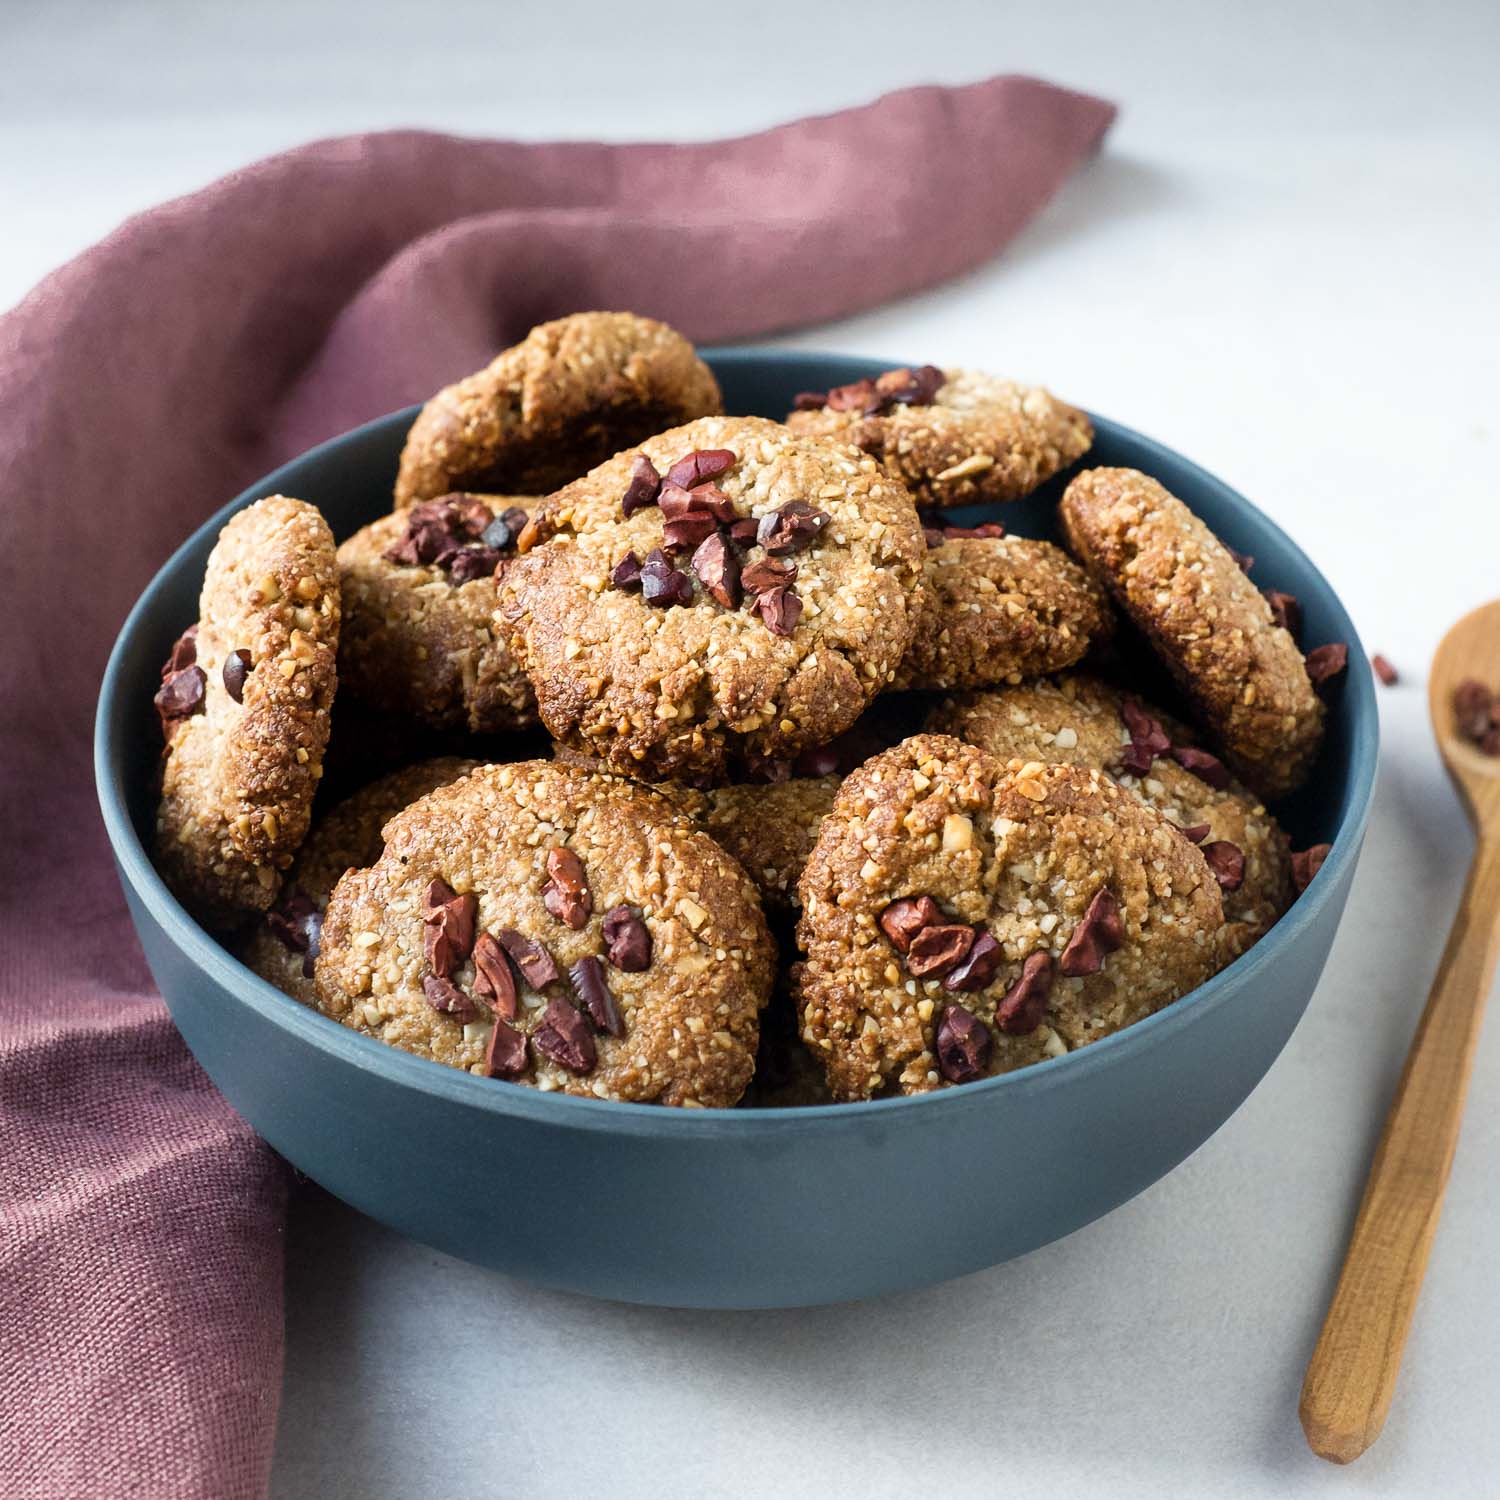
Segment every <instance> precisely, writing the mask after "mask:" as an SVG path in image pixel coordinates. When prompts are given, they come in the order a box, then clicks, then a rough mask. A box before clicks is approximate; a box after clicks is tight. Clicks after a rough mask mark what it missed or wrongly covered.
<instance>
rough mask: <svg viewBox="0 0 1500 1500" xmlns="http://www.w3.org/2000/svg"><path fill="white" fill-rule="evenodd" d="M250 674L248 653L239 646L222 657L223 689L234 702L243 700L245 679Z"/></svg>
mask: <svg viewBox="0 0 1500 1500" xmlns="http://www.w3.org/2000/svg"><path fill="white" fill-rule="evenodd" d="M249 675H250V653H249V652H248V651H246V650H245V649H244V648H243V647H241V648H240V649H239V650H238V651H231V652H230V653H229V654H228V655H227V656H226V657H225V658H224V691H225V692H226V693H228V694H229V696H230V697H231V698H233V699H234V701H235V702H236V703H243V702H244V701H245V679H246V678H247V677H248V676H249Z"/></svg>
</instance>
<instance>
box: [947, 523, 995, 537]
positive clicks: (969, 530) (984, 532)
mask: <svg viewBox="0 0 1500 1500" xmlns="http://www.w3.org/2000/svg"><path fill="white" fill-rule="evenodd" d="M1004 535H1005V528H1004V527H1003V526H1002V525H1001V524H1000V523H999V522H998V521H982V522H981V523H980V524H979V525H978V526H949V525H946V524H945V525H944V526H943V540H944V541H948V542H956V541H964V540H967V539H970V538H973V537H995V538H998V537H1003V536H1004Z"/></svg>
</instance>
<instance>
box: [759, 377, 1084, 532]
mask: <svg viewBox="0 0 1500 1500" xmlns="http://www.w3.org/2000/svg"><path fill="white" fill-rule="evenodd" d="M787 423H788V425H789V426H790V427H792V428H793V429H794V430H795V431H797V432H816V433H822V434H824V435H826V436H829V437H836V438H839V439H841V440H842V441H844V442H846V443H853V444H854V446H855V447H856V448H862V449H863V450H864V451H865V452H866V453H871V454H874V456H875V457H876V458H878V459H880V460H881V462H882V463H884V464H885V466H886V467H887V468H888V469H889V470H890V471H891V473H892V474H894V475H896V476H897V477H898V478H899V479H901V480H903V481H904V482H905V484H906V486H907V488H908V489H909V490H910V491H911V492H912V495H913V497H914V498H915V499H916V502H917V504H918V505H921V506H948V505H973V504H977V503H978V502H980V501H985V500H1019V499H1020V498H1021V497H1022V496H1023V495H1029V494H1030V493H1031V491H1032V490H1034V489H1035V488H1036V487H1037V486H1038V485H1039V484H1041V483H1043V482H1044V481H1045V480H1048V479H1050V478H1051V477H1052V476H1053V475H1054V474H1056V473H1058V472H1059V471H1060V470H1062V469H1065V468H1067V466H1068V465H1069V464H1070V463H1072V462H1073V461H1074V459H1076V458H1080V457H1082V455H1083V454H1085V453H1087V452H1088V450H1089V446H1090V444H1092V442H1093V441H1094V429H1093V424H1092V423H1091V422H1090V421H1089V419H1088V417H1087V416H1085V415H1084V413H1083V412H1081V411H1077V410H1075V409H1074V408H1073V407H1071V406H1068V405H1066V404H1065V403H1064V402H1062V401H1059V400H1058V399H1057V398H1056V397H1055V396H1053V395H1050V394H1049V393H1048V392H1047V391H1044V390H1043V389H1042V388H1041V387H1040V386H1028V385H1019V384H1017V383H1016V382H1015V381H1013V380H1001V379H998V378H997V377H996V376H993V375H983V374H981V373H979V371H977V370H947V371H943V370H939V369H937V368H936V367H935V366H932V365H923V366H921V367H920V368H919V369H905V368H903V369H899V370H888V371H887V372H886V373H885V374H884V375H882V376H880V377H879V378H878V379H876V380H873V381H869V380H863V381H859V382H857V383H856V384H854V385H851V386H839V387H836V388H835V389H833V390H831V391H820V392H810V393H808V394H807V395H806V396H802V397H799V398H798V410H796V411H794V412H793V413H792V414H791V415H790V416H789V417H788V418H787Z"/></svg>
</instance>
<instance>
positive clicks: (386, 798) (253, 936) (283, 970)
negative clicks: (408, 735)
mask: <svg viewBox="0 0 1500 1500" xmlns="http://www.w3.org/2000/svg"><path fill="white" fill-rule="evenodd" d="M478 765H479V762H478V761H477V760H467V759H464V758H462V757H459V756H440V757H438V758H436V759H434V760H426V761H420V762H418V763H417V764H416V765H411V766H404V767H402V768H401V769H400V770H399V771H392V772H391V773H390V774H389V775H386V776H382V777H380V778H379V779H378V780H376V781H372V782H371V783H370V784H369V785H368V786H364V787H361V788H360V789H359V790H358V791H357V792H355V793H354V794H353V795H352V796H349V797H346V798H345V799H344V800H343V801H342V802H340V803H339V804H338V805H337V806H335V807H332V808H330V809H329V810H328V811H327V812H326V813H324V814H323V815H322V816H321V817H319V818H318V819H317V820H316V821H315V822H314V823H313V826H312V829H311V831H310V832H309V833H308V835H307V837H306V839H304V840H303V843H302V847H301V849H299V850H298V851H297V858H296V859H295V860H294V861H293V863H292V866H291V868H290V869H289V870H288V871H287V872H286V879H285V880H284V882H283V884H282V890H281V895H280V896H279V897H278V898H277V901H276V904H275V906H273V907H272V908H271V909H270V910H269V911H268V912H266V913H265V914H264V915H263V916H262V917H260V918H258V919H257V920H256V922H255V924H254V926H252V927H251V928H250V930H249V932H248V933H247V934H246V936H245V938H244V941H243V945H242V946H241V948H240V957H241V958H242V959H243V960H244V962H245V964H246V965H247V966H248V967H249V968H252V969H254V970H255V972H256V973H257V974H259V975H260V977H261V978H262V979H264V980H266V981H268V982H269V983H271V984H274V985H275V986H276V988H277V989H279V990H281V991H283V992H284V993H286V994H288V995H290V996H291V997H292V998H293V999H294V1000H300V1001H301V1002H302V1003H303V1004H304V1005H311V1004H313V965H314V963H315V962H316V961H317V957H318V946H319V941H320V934H321V931H322V926H323V908H324V907H325V906H327V905H328V897H329V895H330V893H331V892H332V890H333V888H334V886H335V885H337V884H338V882H339V879H340V877H341V876H342V875H343V873H344V871H346V870H356V869H363V868H364V866H366V865H371V864H374V863H375V861H376V860H377V859H379V858H380V851H381V849H382V848H383V847H384V842H383V840H382V839H381V836H380V830H381V829H382V828H384V827H385V825H386V824H387V823H388V822H389V821H390V820H391V819H392V818H393V817H395V816H396V814H397V813H398V812H400V811H401V810H402V808H404V807H409V806H410V805H411V804H412V803H413V802H415V801H416V800H417V799H418V798H419V797H425V796H426V795H427V793H428V792H430V791H434V790H435V789H436V788H438V787H440V786H446V785H447V784H448V783H449V782H452V781H457V780H458V779H459V777H461V776H467V775H468V774H469V772H470V771H472V770H474V769H475V767H476V766H478Z"/></svg>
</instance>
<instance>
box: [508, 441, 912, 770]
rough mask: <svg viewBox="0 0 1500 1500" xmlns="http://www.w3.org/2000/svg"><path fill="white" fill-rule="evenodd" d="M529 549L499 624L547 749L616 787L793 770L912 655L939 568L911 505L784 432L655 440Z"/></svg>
mask: <svg viewBox="0 0 1500 1500" xmlns="http://www.w3.org/2000/svg"><path fill="white" fill-rule="evenodd" d="M535 529H536V534H537V536H538V537H539V538H541V539H543V540H544V541H545V545H541V546H538V547H536V548H535V549H534V550H532V551H530V552H528V554H527V555H526V556H525V557H523V558H521V559H519V560H518V561H516V562H514V563H511V564H509V565H508V566H507V567H506V569H505V570H504V572H503V574H502V575H501V578H500V580H499V584H500V603H499V617H500V619H501V620H502V621H503V623H504V625H505V628H506V629H507V630H508V631H509V636H510V645H511V649H512V651H513V652H514V653H515V655H516V658H517V659H518V660H519V661H520V662H521V663H522V665H523V666H524V667H525V669H526V671H527V674H528V676H529V677H530V678H531V685H532V688H533V690H534V691H535V693H536V698H537V707H538V710H539V712H540V714H541V718H542V722H543V723H544V724H545V725H546V727H547V729H548V731H549V732H550V733H551V734H552V736H553V737H554V738H555V739H557V740H559V741H561V742H562V743H563V744H565V745H569V746H571V747H572V748H574V749H576V750H579V751H582V752H583V753H584V754H586V755H593V756H596V757H598V758H599V760H601V761H602V762H604V763H605V764H607V765H609V766H610V767H611V768H612V769H614V770H617V771H619V772H621V773H622V774H626V775H631V776H637V777H640V778H641V779H643V780H648V781H661V780H666V779H669V778H674V777H676V778H680V779H691V778H693V777H695V776H696V777H698V778H708V779H713V780H717V781H725V780H729V779H731V775H730V772H731V770H732V768H733V767H734V766H735V765H736V764H737V763H748V762H755V761H773V760H795V759H796V757H797V756H798V755H799V754H800V753H801V752H802V751H803V750H804V749H806V748H807V747H809V746H812V745H818V744H822V743H824V742H825V741H827V740H830V739H832V738H834V737H835V736H836V735H838V734H840V733H842V732H843V731H844V730H845V729H847V728H848V727H849V726H850V725H851V724H852V723H853V722H854V720H855V719H856V718H857V717H858V716H859V714H860V712H861V710H862V709H863V708H864V707H865V705H866V704H867V703H868V702H869V701H870V700H871V699H872V698H873V697H874V696H875V695H876V693H878V692H880V691H881V690H882V689H883V688H884V687H886V686H887V685H888V684H889V682H890V680H891V676H892V674H893V673H894V671H895V669H896V667H897V666H898V664H899V663H900V660H901V658H902V656H903V655H904V654H905V652H906V648H907V646H908V645H909V644H910V640H911V632H912V626H913V620H914V610H915V593H916V590H917V586H918V581H919V579H920V576H921V565H922V558H923V556H924V554H925V550H926V549H925V543H924V542H923V539H922V532H921V527H920V525H919V524H918V521H917V517H916V512H915V510H914V509H913V507H912V503H911V498H910V496H908V495H907V493H906V492H905V490H904V489H902V487H901V486H900V485H899V484H898V483H896V482H894V481H892V480H891V479H890V478H889V477H888V476H887V475H886V474H884V473H883V472H882V471H881V469H880V468H879V466H878V465H876V464H875V462H874V461H873V460H872V459H869V458H866V457H865V456H864V455H862V454H860V453H859V452H857V451H856V450H854V449H852V448H848V447H846V446H844V445H842V444H838V443H831V442H828V441H826V440H824V439H821V438H809V437H800V436H797V435H796V434H794V433H791V432H789V431H788V430H787V429H786V428H785V427H783V426H781V425H780V424H779V423H777V422H768V421H765V420H763V419H761V418H758V417H709V418H705V419H703V420H702V421H698V422H692V423H689V424H688V425H687V426H686V427H679V428H676V429H674V430H673V431H671V432H665V433H662V434H660V435H659V436H657V437H654V438H651V439H650V440H649V441H647V442H645V443H643V444H642V445H641V447H640V448H638V449H633V450H631V451H630V452H627V453H621V454H618V455H617V456H616V457H614V458H612V459H611V460H610V461H609V462H608V463H606V464H602V465H600V467H599V468H597V469H595V470H594V471H593V472H592V473H591V474H589V475H587V476H586V477H585V478H583V479H580V480H578V481H577V482H575V483H574V484H571V485H569V486H567V488H565V489H563V490H560V491H558V493H556V494H555V495H552V496H550V497H549V498H548V500H547V502H546V504H545V505H544V507H543V509H542V510H541V511H540V512H539V513H538V516H537V518H536V522H535ZM547 538H552V540H546V539H547ZM525 540H526V539H523V544H524V541H525Z"/></svg>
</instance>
